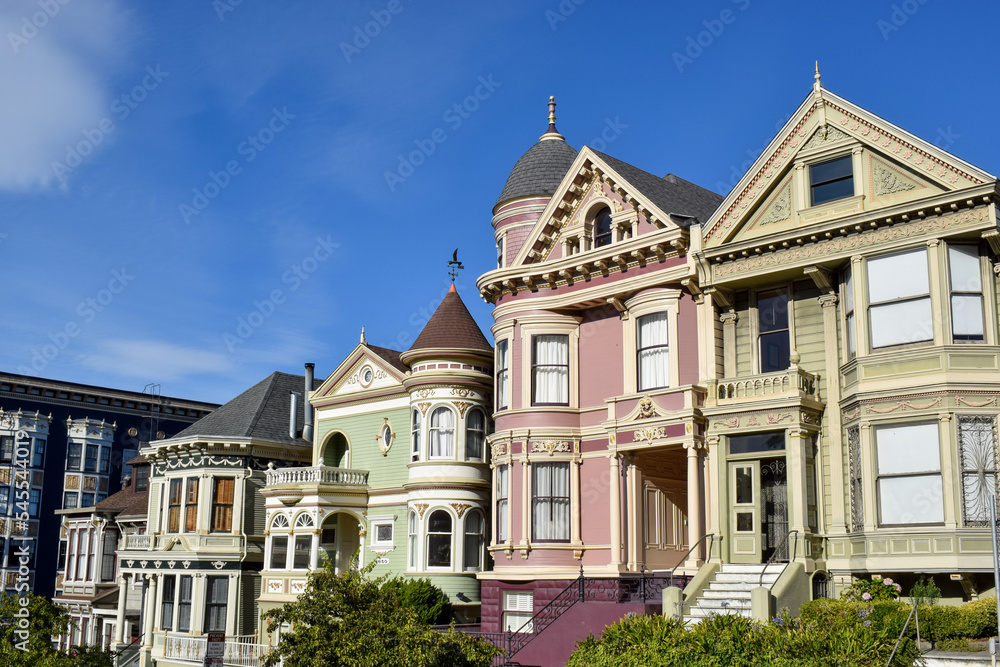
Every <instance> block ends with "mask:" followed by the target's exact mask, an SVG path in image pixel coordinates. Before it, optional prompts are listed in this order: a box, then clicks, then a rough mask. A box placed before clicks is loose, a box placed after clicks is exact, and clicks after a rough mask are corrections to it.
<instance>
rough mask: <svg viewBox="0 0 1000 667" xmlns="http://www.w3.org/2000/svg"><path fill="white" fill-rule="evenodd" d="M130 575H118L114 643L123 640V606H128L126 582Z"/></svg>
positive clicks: (127, 582) (119, 642)
mask: <svg viewBox="0 0 1000 667" xmlns="http://www.w3.org/2000/svg"><path fill="white" fill-rule="evenodd" d="M131 576H132V575H129V574H122V575H119V577H118V612H117V614H116V615H115V644H116V645H118V644H121V643H122V642H124V641H125V607H126V606H128V584H129V579H130V578H131Z"/></svg>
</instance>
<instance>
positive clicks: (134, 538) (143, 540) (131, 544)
mask: <svg viewBox="0 0 1000 667" xmlns="http://www.w3.org/2000/svg"><path fill="white" fill-rule="evenodd" d="M152 538H153V536H152V535H125V544H124V545H123V549H124V550H125V551H149V547H150V545H151V544H152Z"/></svg>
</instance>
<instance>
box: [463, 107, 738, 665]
mask: <svg viewBox="0 0 1000 667" xmlns="http://www.w3.org/2000/svg"><path fill="white" fill-rule="evenodd" d="M554 107H555V104H554V103H552V102H550V115H549V127H548V130H547V131H546V132H545V134H543V135H542V136H541V138H540V139H539V141H538V142H537V143H536V144H535V145H534V146H532V147H531V149H529V150H528V152H527V153H525V154H524V155H523V156H522V157H521V158H520V159H519V160H518V162H517V164H516V165H515V166H514V169H513V170H512V171H511V173H510V176H509V178H508V179H507V183H506V185H505V186H504V189H503V192H502V193H501V195H500V198H499V200H498V201H497V204H496V206H495V207H494V209H493V227H494V230H495V235H496V243H497V249H498V253H497V254H498V262H497V264H498V267H497V269H496V270H494V271H490V272H489V273H487V274H485V275H483V276H482V277H481V278H480V279H479V282H478V286H479V288H480V291H481V294H482V296H483V298H485V299H486V300H487V301H488V302H489V303H491V304H493V306H494V311H493V315H494V319H495V324H494V325H493V327H492V333H493V336H494V340H495V355H496V356H495V372H496V383H495V389H496V391H495V406H494V410H495V412H494V417H495V425H496V428H495V432H494V433H493V435H492V436H490V439H489V443H490V446H491V452H492V468H493V485H494V486H493V488H494V498H493V505H494V506H493V517H492V519H493V521H492V524H493V535H492V540H491V546H490V551H491V553H492V555H493V558H494V568H493V570H492V571H490V572H483V573H482V574H481V575H480V578H481V580H482V624H483V630H484V631H487V632H498V631H510V632H513V633H517V634H519V635H524V636H525V637H524V639H522V640H521V642H520V643H518V642H515V644H516V647H515V648H521V651H520V652H519V653H518V654H517V656H516V658H515V659H516V660H518V661H520V662H522V663H524V664H550V663H551V662H553V661H555V660H557V659H558V658H559V657H560V656H561V657H563V658H564V657H565V654H564V651H565V647H562V648H559V647H557V646H556V644H558V643H559V642H555V643H553V642H549V641H548V640H541V641H536V642H530V641H528V637H533V636H538V635H539V634H540V632H541V630H543V629H544V628H537V627H536V628H532V627H531V625H530V624H528V625H525V623H526V622H527V621H529V620H530V619H531V618H532V616H533V615H534V614H537V613H539V612H540V611H542V610H544V609H545V608H546V605H550V603H551V605H550V608H551V609H552V610H553V613H552V614H551V615H550V617H551V623H553V624H563V625H566V627H569V625H572V626H573V627H574V628H576V629H577V630H579V628H580V626H581V625H582V626H583V627H585V628H586V629H591V630H593V631H595V632H598V631H600V630H601V629H603V627H604V626H605V625H606V624H607V623H609V622H613V621H614V620H617V619H618V618H620V617H621V616H622V615H623V614H624V613H625V612H626V611H629V610H633V611H643V610H649V611H653V609H651V608H650V607H655V605H656V604H657V603H659V601H660V596H659V592H658V591H659V588H656V591H655V592H653V593H651V594H648V595H646V594H638V595H637V594H636V590H637V589H636V585H640V586H642V587H643V590H645V587H646V586H650V587H651V588H650V590H651V591H652V587H653V586H657V585H658V586H659V587H662V582H663V581H664V580H665V579H666V577H667V576H668V575H669V573H670V572H671V570H673V569H674V568H675V567H677V566H680V568H679V569H677V570H676V573H677V574H678V575H690V574H693V573H694V572H695V571H696V570H697V567H698V565H699V564H700V563H701V562H702V560H703V558H704V554H705V553H706V552H705V547H707V544H706V543H705V542H702V543H700V544H699V540H700V539H701V538H702V536H703V535H704V530H705V528H704V526H705V518H706V517H705V515H706V512H705V511H704V507H705V501H706V497H707V495H706V481H705V480H706V479H707V475H706V471H705V458H704V456H703V448H702V444H701V443H702V442H703V435H704V434H703V424H704V420H703V419H702V418H701V416H700V411H699V408H700V407H701V406H702V405H703V404H704V391H705V390H704V388H703V387H700V386H699V385H698V383H699V378H700V377H704V376H705V374H706V373H705V370H706V369H705V368H704V366H705V365H706V364H707V363H708V361H707V359H706V358H705V356H706V355H705V354H704V352H701V351H699V345H698V336H699V329H702V330H708V331H713V330H714V327H715V326H716V325H715V323H714V322H713V321H711V320H710V321H702V320H703V319H705V317H706V316H705V314H704V313H705V310H704V309H703V308H699V305H698V304H699V303H700V302H701V301H702V297H701V294H700V290H699V289H698V288H697V283H696V280H692V279H693V278H695V277H696V276H697V267H696V265H695V262H694V260H693V258H692V256H691V255H690V254H689V251H691V250H692V249H693V250H697V249H699V248H698V246H699V244H700V240H701V235H700V226H699V225H700V224H701V223H702V222H704V221H707V220H708V219H709V217H710V216H711V215H712V213H713V212H714V211H715V209H716V208H717V207H718V205H719V203H720V202H721V201H722V197H721V196H719V195H717V194H715V193H713V192H710V191H709V190H706V189H704V188H701V187H699V186H697V185H695V184H693V183H690V182H688V181H685V180H683V179H681V178H679V177H676V176H674V175H672V174H670V175H667V176H665V177H663V178H660V177H658V176H654V175H653V174H651V173H648V172H646V171H643V170H641V169H638V168H636V167H633V166H631V165H629V164H626V163H624V162H622V161H620V160H617V159H615V158H612V157H610V156H607V155H604V154H602V153H599V152H598V151H595V150H593V149H591V148H589V147H583V148H582V149H581V150H580V151H576V150H574V149H573V148H571V147H570V146H569V145H568V144H567V143H566V141H565V139H564V138H563V136H562V135H561V134H559V133H558V131H557V130H556V128H555V115H554ZM692 246H695V247H694V248H692ZM691 547H695V549H694V551H693V552H691V553H690V554H688V551H689V550H690V549H691ZM685 561H686V562H685ZM685 566H686V568H685ZM581 568H582V569H581ZM581 572H583V573H584V574H585V575H586V577H587V578H588V580H599V581H601V582H603V583H601V592H600V593H597V594H593V595H591V598H592V599H594V600H596V602H595V604H592V605H586V606H583V605H577V606H576V609H571V610H569V611H565V613H559V614H556V613H555V612H556V611H563V610H562V609H560V608H561V607H566V606H567V605H566V604H563V603H562V602H561V601H560V600H559V599H557V598H558V596H559V595H560V594H561V593H563V592H564V591H565V589H566V588H567V585H568V584H569V583H570V582H571V581H572V580H573V579H576V578H577V577H578V576H579V575H580V574H581ZM643 577H644V578H645V579H642V578H643ZM640 579H641V582H640V581H638V580H640ZM657 581H659V582H660V583H659V584H655V582H657ZM554 599H555V601H554V602H553V600H554ZM623 602H625V603H628V604H625V605H623V604H622V603H623ZM629 605H631V606H629ZM545 618H546V617H545V615H542V616H539V617H536V618H535V624H539V623H540V622H543V621H544V619H545ZM546 622H547V621H546ZM552 629H553V630H556V629H557V628H556V626H555V625H553V628H552ZM532 630H534V632H533V633H532ZM574 632H575V631H574ZM559 634H561V633H559V632H552V633H551V635H550V634H549V633H546V635H545V636H558V635H559ZM522 647H523V648H522ZM557 654H558V655H557Z"/></svg>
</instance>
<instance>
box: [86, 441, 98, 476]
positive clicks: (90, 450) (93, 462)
mask: <svg viewBox="0 0 1000 667" xmlns="http://www.w3.org/2000/svg"><path fill="white" fill-rule="evenodd" d="M98 449H100V448H99V447H98V446H97V445H87V457H86V459H85V460H84V464H83V469H84V471H85V472H96V471H97V451H98Z"/></svg>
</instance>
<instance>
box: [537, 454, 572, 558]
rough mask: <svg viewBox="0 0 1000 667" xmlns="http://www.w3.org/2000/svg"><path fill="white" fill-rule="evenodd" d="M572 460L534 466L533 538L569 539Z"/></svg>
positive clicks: (554, 540) (541, 540)
mask: <svg viewBox="0 0 1000 667" xmlns="http://www.w3.org/2000/svg"><path fill="white" fill-rule="evenodd" d="M569 516H570V512H569V463H568V462H567V463H536V464H534V465H532V466H531V539H532V540H535V541H539V542H568V541H569V532H570V531H569Z"/></svg>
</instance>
